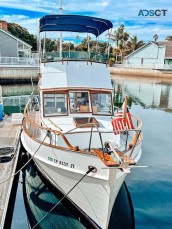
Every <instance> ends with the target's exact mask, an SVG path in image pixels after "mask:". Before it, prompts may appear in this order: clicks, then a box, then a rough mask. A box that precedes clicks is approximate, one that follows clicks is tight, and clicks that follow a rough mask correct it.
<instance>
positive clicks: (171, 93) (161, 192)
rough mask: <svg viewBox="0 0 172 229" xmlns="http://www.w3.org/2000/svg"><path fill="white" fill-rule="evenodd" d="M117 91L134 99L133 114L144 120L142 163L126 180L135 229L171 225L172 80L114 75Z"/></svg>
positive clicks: (151, 228) (171, 226) (165, 227)
mask: <svg viewBox="0 0 172 229" xmlns="http://www.w3.org/2000/svg"><path fill="white" fill-rule="evenodd" d="M113 82H114V85H115V90H118V92H119V91H120V93H122V94H123V95H124V96H125V95H128V96H129V97H130V98H132V105H131V113H135V114H136V115H137V116H138V117H140V118H141V120H142V121H143V135H144V139H143V148H142V150H143V152H142V157H141V160H140V161H139V164H140V165H147V166H148V168H138V169H133V172H132V173H131V174H130V175H129V176H128V177H127V180H126V183H127V186H128V188H129V191H130V195H131V198H132V202H133V207H134V212H135V224H136V229H147V228H149V229H157V228H163V229H171V228H172V201H171V199H172V182H171V170H172V163H171V162H172V159H171V158H172V157H171V154H172V143H171V136H172V113H171V112H172V81H164V80H159V79H151V80H148V79H141V78H140V77H137V78H133V77H130V78H129V77H128V76H127V77H118V76H115V77H114V76H113Z"/></svg>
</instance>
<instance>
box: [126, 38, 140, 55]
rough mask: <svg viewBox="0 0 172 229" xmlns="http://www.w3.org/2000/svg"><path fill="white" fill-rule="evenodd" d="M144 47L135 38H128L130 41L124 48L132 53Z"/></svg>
mask: <svg viewBox="0 0 172 229" xmlns="http://www.w3.org/2000/svg"><path fill="white" fill-rule="evenodd" d="M143 45H144V41H142V40H140V41H138V39H137V36H133V37H130V40H129V41H128V42H127V44H126V48H127V49H129V50H131V52H133V51H134V50H136V49H138V48H140V47H141V46H143Z"/></svg>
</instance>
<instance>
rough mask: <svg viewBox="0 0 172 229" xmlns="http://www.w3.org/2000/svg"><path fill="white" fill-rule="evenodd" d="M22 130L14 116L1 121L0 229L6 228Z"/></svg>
mask: <svg viewBox="0 0 172 229" xmlns="http://www.w3.org/2000/svg"><path fill="white" fill-rule="evenodd" d="M20 130H21V125H18V124H15V122H13V120H12V116H4V118H3V120H2V121H0V229H3V228H4V224H5V218H6V214H7V209H8V205H9V199H10V195H11V192H12V185H13V180H14V177H12V174H14V173H15V171H16V166H17V161H18V156H19V151H20V139H19V135H20ZM10 177H11V179H9V178H10ZM5 180H7V181H6V182H4V181H5Z"/></svg>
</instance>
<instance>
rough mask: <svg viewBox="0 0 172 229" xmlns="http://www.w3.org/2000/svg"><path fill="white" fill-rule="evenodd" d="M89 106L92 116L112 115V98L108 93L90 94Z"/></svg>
mask: <svg viewBox="0 0 172 229" xmlns="http://www.w3.org/2000/svg"><path fill="white" fill-rule="evenodd" d="M91 105H92V111H93V114H99V115H112V97H111V93H108V92H92V93H91Z"/></svg>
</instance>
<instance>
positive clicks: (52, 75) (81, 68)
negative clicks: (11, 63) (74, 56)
mask: <svg viewBox="0 0 172 229" xmlns="http://www.w3.org/2000/svg"><path fill="white" fill-rule="evenodd" d="M41 74H42V83H41V88H42V89H51V88H81V87H82V88H95V89H96V88H102V89H112V84H111V80H110V73H109V69H108V67H106V65H105V64H100V63H92V64H91V63H90V62H89V63H86V62H85V61H84V62H81V61H78V62H77V61H69V62H68V63H67V62H64V63H63V64H62V62H61V61H59V62H49V63H45V64H42V65H41Z"/></svg>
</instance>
